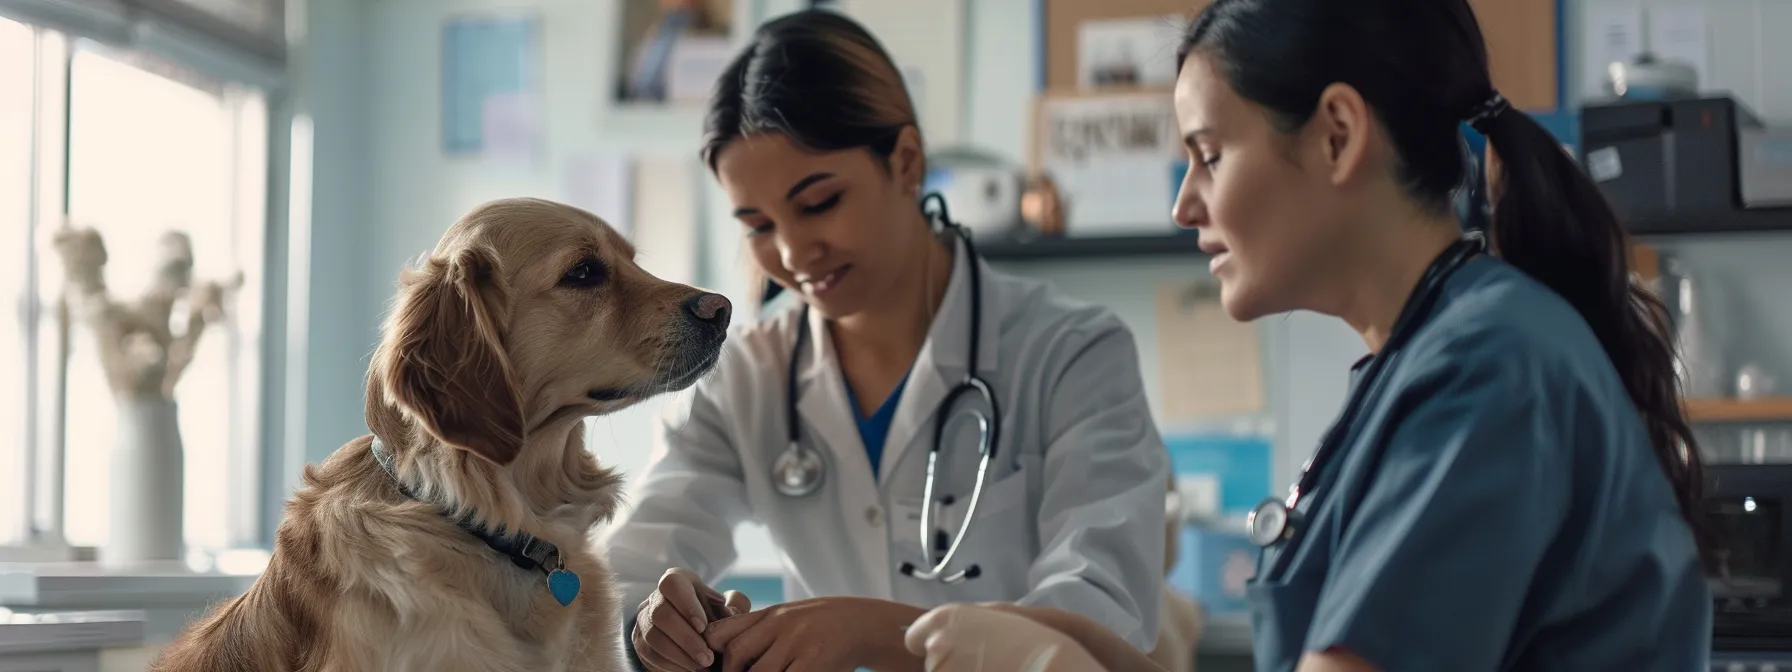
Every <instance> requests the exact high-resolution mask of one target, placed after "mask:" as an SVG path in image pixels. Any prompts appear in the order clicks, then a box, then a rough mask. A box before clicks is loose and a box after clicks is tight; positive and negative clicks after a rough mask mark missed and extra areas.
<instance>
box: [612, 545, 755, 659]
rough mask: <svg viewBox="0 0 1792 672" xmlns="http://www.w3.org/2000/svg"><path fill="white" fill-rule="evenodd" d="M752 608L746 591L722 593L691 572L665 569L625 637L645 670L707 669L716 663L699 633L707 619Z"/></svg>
mask: <svg viewBox="0 0 1792 672" xmlns="http://www.w3.org/2000/svg"><path fill="white" fill-rule="evenodd" d="M751 607H752V605H751V604H749V603H748V601H747V597H746V596H745V595H742V594H740V593H738V592H735V591H732V590H731V591H728V595H727V596H726V597H724V596H722V595H720V594H718V593H716V591H715V589H713V588H710V587H709V586H706V585H703V581H702V579H699V578H697V575H696V573H694V572H692V571H690V570H688V569H668V570H666V573H665V574H664V575H662V576H660V584H659V587H658V588H657V589H655V590H654V591H653V594H652V595H648V596H647V599H646V600H644V601H642V602H641V608H640V610H639V611H638V612H636V616H635V629H634V632H633V633H630V635H629V641H630V643H631V644H633V645H634V647H635V656H636V657H639V658H640V659H641V664H642V665H643V666H645V667H646V668H647V669H648V670H649V671H650V672H697V671H699V670H706V669H708V668H709V666H710V665H712V664H714V663H715V652H714V651H712V650H710V647H709V645H708V644H706V643H704V641H703V635H702V634H701V633H702V632H704V631H705V630H708V629H709V623H710V621H713V620H716V619H719V618H724V617H727V616H731V615H733V614H744V613H747V611H748V610H749V609H751Z"/></svg>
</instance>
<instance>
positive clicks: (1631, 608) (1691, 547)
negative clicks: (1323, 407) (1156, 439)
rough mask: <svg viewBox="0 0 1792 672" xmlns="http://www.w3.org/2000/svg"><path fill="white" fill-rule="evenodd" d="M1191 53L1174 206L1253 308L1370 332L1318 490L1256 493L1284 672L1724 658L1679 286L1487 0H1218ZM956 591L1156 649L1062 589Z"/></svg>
mask: <svg viewBox="0 0 1792 672" xmlns="http://www.w3.org/2000/svg"><path fill="white" fill-rule="evenodd" d="M1179 62H1180V66H1179V67H1180V71H1179V73H1178V79H1177V81H1176V88H1175V94H1174V95H1175V106H1176V115H1177V123H1178V126H1179V127H1180V130H1181V131H1182V134H1183V136H1184V138H1185V142H1186V145H1187V150H1188V153H1189V156H1190V158H1191V164H1192V168H1191V169H1190V171H1189V173H1188V176H1187V178H1186V180H1185V181H1184V183H1183V185H1182V189H1181V193H1180V194H1179V196H1178V198H1177V202H1176V205H1175V209H1174V216H1175V219H1176V222H1177V223H1178V224H1180V225H1182V226H1184V227H1188V228H1193V229H1196V230H1198V231H1199V232H1200V237H1201V248H1202V249H1203V250H1205V251H1206V252H1208V253H1209V254H1210V255H1211V257H1212V261H1211V263H1210V266H1211V268H1212V270H1213V273H1214V275H1215V276H1217V277H1218V279H1219V281H1220V284H1221V298H1222V301H1223V303H1224V305H1225V308H1226V311H1227V312H1228V313H1230V314H1231V316H1232V317H1233V318H1235V319H1238V320H1254V319H1256V318H1259V317H1263V316H1266V315H1273V314H1276V313H1282V312H1287V311H1292V310H1303V309H1304V310H1312V311H1318V312H1322V313H1327V314H1330V315H1335V316H1337V317H1339V318H1341V319H1343V320H1344V321H1345V322H1347V323H1348V324H1349V325H1350V326H1351V327H1353V328H1354V329H1355V330H1356V331H1357V332H1358V333H1360V334H1361V336H1362V338H1363V341H1364V343H1366V344H1367V345H1368V347H1369V351H1370V353H1371V354H1370V355H1369V356H1367V357H1365V358H1364V359H1363V360H1362V361H1360V362H1358V363H1357V364H1356V365H1355V367H1353V369H1352V377H1351V393H1350V394H1351V401H1350V403H1349V404H1348V405H1347V406H1346V408H1345V410H1344V411H1343V412H1342V413H1341V415H1340V417H1339V419H1338V422H1337V424H1336V425H1334V427H1333V428H1332V431H1331V432H1329V433H1328V435H1327V437H1326V438H1325V440H1324V441H1323V442H1322V444H1321V445H1320V446H1318V447H1317V449H1316V452H1315V454H1314V457H1313V459H1312V461H1311V462H1309V468H1308V470H1306V472H1305V474H1304V475H1303V476H1302V478H1301V480H1300V482H1299V484H1298V485H1297V487H1296V488H1295V492H1294V493H1292V494H1291V496H1290V497H1288V498H1287V499H1286V500H1285V499H1283V498H1275V499H1271V500H1269V501H1266V502H1265V503H1264V505H1262V506H1260V507H1258V509H1257V510H1256V512H1255V513H1254V514H1253V516H1252V520H1251V530H1252V533H1253V537H1254V538H1256V539H1257V540H1258V541H1259V543H1261V544H1262V545H1264V546H1265V549H1264V552H1263V553H1262V555H1261V557H1260V559H1259V562H1258V566H1257V574H1256V576H1255V577H1254V578H1253V579H1252V580H1251V582H1250V584H1249V588H1248V590H1249V594H1250V598H1251V600H1252V604H1253V610H1254V613H1253V618H1252V627H1253V633H1252V634H1253V637H1254V639H1255V647H1254V649H1255V651H1254V653H1255V659H1256V665H1257V669H1259V670H1264V671H1285V670H1298V671H1299V672H1332V671H1357V670H1387V671H1396V670H1399V671H1405V670H1419V671H1428V672H1429V671H1446V670H1447V671H1450V672H1477V671H1481V670H1489V671H1491V670H1526V671H1536V670H1543V671H1548V670H1571V671H1582V670H1588V671H1591V670H1599V671H1606V670H1614V671H1616V670H1623V671H1625V672H1640V671H1645V670H1673V671H1676V672H1688V671H1692V670H1704V669H1706V666H1707V658H1708V654H1709V648H1710V645H1711V606H1712V605H1711V596H1710V593H1709V589H1708V588H1707V586H1706V579H1705V575H1706V567H1709V566H1710V565H1709V563H1710V560H1711V557H1712V555H1713V553H1712V552H1711V549H1712V548H1713V547H1712V546H1711V545H1710V544H1709V543H1708V542H1707V541H1706V540H1708V539H1709V536H1708V535H1707V533H1706V532H1705V530H1706V528H1705V527H1704V525H1702V524H1701V523H1700V519H1701V516H1700V515H1699V514H1698V511H1699V508H1698V507H1699V506H1700V481H1701V478H1702V476H1701V472H1700V467H1699V461H1698V450H1697V445H1696V444H1695V442H1694V440H1693V437H1692V434H1691V431H1690V430H1689V428H1688V425H1687V419H1686V417H1685V415H1684V413H1683V411H1682V410H1681V399H1680V395H1679V384H1678V381H1677V380H1676V377H1675V374H1674V369H1673V358H1674V351H1673V347H1672V345H1671V344H1670V342H1669V341H1668V339H1667V334H1668V324H1667V319H1666V314H1665V310H1664V309H1663V308H1662V305H1661V303H1660V302H1659V301H1658V300H1657V299H1656V298H1655V297H1653V296H1651V295H1650V294H1648V293H1647V292H1646V290H1644V289H1643V288H1642V287H1640V286H1638V285H1637V284H1636V283H1634V282H1633V281H1632V279H1631V276H1630V269H1629V268H1628V267H1627V263H1628V262H1627V255H1626V250H1627V248H1626V241H1625V233H1624V229H1623V227H1622V226H1621V224H1620V223H1619V221H1618V219H1617V217H1616V216H1615V215H1614V214H1613V212H1612V210H1611V209H1610V207H1609V206H1608V205H1607V204H1606V202H1605V199H1604V198H1602V197H1601V195H1600V193H1599V191H1598V190H1597V188H1596V187H1595V185H1594V184H1593V183H1592V182H1591V181H1590V180H1589V179H1588V178H1587V177H1586V176H1585V175H1584V174H1583V173H1582V172H1581V171H1580V169H1579V168H1578V167H1577V166H1576V165H1575V163H1574V162H1573V160H1572V159H1570V157H1569V156H1568V154H1567V153H1566V152H1564V151H1563V149H1562V148H1561V146H1560V145H1559V144H1558V143H1557V141H1556V140H1555V138H1553V137H1551V136H1550V134H1549V133H1548V132H1547V131H1545V130H1544V129H1543V128H1542V127H1540V126H1538V124H1537V122H1536V121H1534V120H1532V119H1531V118H1530V117H1528V116H1526V115H1524V114H1523V113H1520V112H1516V111H1514V110H1512V109H1511V106H1510V105H1509V104H1507V103H1506V101H1505V99H1504V98H1502V97H1500V95H1499V94H1498V92H1497V91H1495V90H1494V87H1493V85H1492V83H1491V81H1490V79H1489V76H1488V71H1487V52H1486V48H1485V46H1484V44H1483V42H1482V37H1481V30H1480V27H1479V26H1478V24H1477V23H1476V20H1475V17H1474V14H1473V12H1472V11H1471V10H1470V8H1469V5H1468V3H1467V2H1466V0H1352V1H1350V2H1341V1H1340V0H1217V1H1216V2H1214V3H1213V4H1212V5H1211V6H1209V7H1208V8H1207V10H1206V11H1204V12H1203V13H1202V14H1201V15H1200V17H1199V18H1198V19H1197V20H1196V21H1195V23H1194V25H1193V26H1192V27H1191V28H1190V29H1189V31H1188V34H1187V36H1186V38H1185V39H1184V42H1183V46H1182V49H1181V58H1180V59H1179ZM1463 122H1468V123H1469V124H1470V125H1471V126H1472V127H1474V128H1475V129H1476V130H1477V131H1479V132H1480V133H1481V134H1483V135H1485V136H1486V137H1487V140H1488V143H1489V144H1490V145H1491V147H1492V149H1493V152H1494V154H1495V155H1496V156H1497V158H1498V161H1497V162H1494V161H1490V162H1489V163H1490V165H1495V164H1497V165H1498V166H1499V168H1498V169H1496V170H1494V171H1490V172H1492V173H1493V175H1494V179H1492V180H1489V181H1488V187H1489V191H1490V193H1491V196H1492V199H1491V200H1492V203H1493V208H1492V222H1491V226H1490V227H1489V228H1488V230H1487V236H1486V237H1487V240H1488V242H1489V243H1490V247H1491V250H1490V251H1487V250H1481V249H1480V248H1479V246H1478V245H1476V244H1475V243H1473V242H1469V241H1472V240H1473V239H1474V238H1475V236H1468V237H1465V236H1464V234H1463V231H1462V230H1461V227H1460V225H1459V223H1458V222H1457V220H1456V219H1455V218H1454V217H1453V216H1452V214H1451V206H1452V200H1453V196H1454V195H1455V193H1456V192H1457V191H1458V189H1459V188H1461V187H1464V186H1465V185H1469V184H1471V183H1473V182H1474V181H1472V180H1471V179H1470V175H1469V174H1468V172H1469V171H1468V169H1467V161H1466V159H1467V155H1466V153H1465V151H1464V149H1463V147H1464V143H1463V141H1462V138H1461V135H1460V130H1459V127H1460V125H1461V124H1462V123H1463ZM1290 500H1292V503H1290ZM1290 509H1292V510H1290ZM957 609H985V610H990V609H994V610H1000V611H1008V612H1011V613H1019V614H1020V615H1024V616H1028V617H1029V618H1030V620H1031V621H1032V622H1033V623H1034V624H1036V627H1046V628H1051V629H1055V630H1058V631H1060V632H1063V633H1065V634H1068V635H1070V637H1071V639H1073V640H1075V641H1076V642H1077V643H1078V644H1079V645H1080V648H1081V649H1083V651H1080V652H1078V653H1088V654H1090V655H1091V656H1092V657H1093V658H1094V659H1095V660H1097V661H1100V664H1101V666H1102V667H1105V668H1107V669H1109V670H1114V671H1118V670H1134V669H1149V667H1148V665H1149V663H1148V662H1142V661H1140V660H1139V659H1138V656H1137V654H1136V653H1134V652H1130V651H1127V650H1125V648H1124V647H1121V646H1117V645H1116V642H1115V641H1113V640H1114V638H1113V637H1112V636H1111V635H1107V634H1105V633H1102V632H1101V631H1100V630H1101V629H1100V628H1098V627H1095V626H1094V625H1092V624H1089V623H1086V622H1082V621H1080V620H1079V619H1075V618H1071V617H1067V615H1065V614H1062V613H1056V612H1053V611H1051V610H1038V609H1020V610H1017V609H1015V608H1012V607H1000V606H984V607H961V608H957ZM970 620H973V619H972V617H971V616H970V615H968V614H952V613H949V612H944V611H942V612H938V613H936V614H932V615H930V616H929V617H927V618H924V619H922V621H921V622H918V623H917V624H916V627H915V628H912V629H911V636H910V638H909V641H908V644H909V646H910V647H911V650H913V651H915V652H916V653H917V654H924V655H926V656H928V658H929V660H933V661H939V665H938V667H937V668H936V669H938V670H941V671H942V672H950V671H952V670H960V669H963V670H971V669H976V665H977V664H981V662H986V661H984V659H982V658H979V657H977V656H971V655H969V654H968V653H966V652H965V651H964V650H962V649H964V647H967V646H977V644H976V642H975V641H971V640H976V639H978V638H976V637H972V638H970V639H965V638H964V637H962V636H960V635H957V634H955V633H954V631H953V629H952V628H946V627H941V626H942V624H948V623H952V622H960V621H963V622H970ZM987 620H989V621H990V622H992V623H993V622H995V621H998V620H1000V621H1001V623H1004V624H1005V625H1003V626H1002V627H1003V628H1004V629H1005V630H1004V632H1005V634H1004V635H1002V637H1004V638H1012V637H1020V636H1023V635H1022V633H1021V632H1019V631H1020V630H1024V629H1026V626H1025V625H1024V624H1019V622H1018V621H1015V620H1013V619H1006V620H1003V619H996V618H993V617H992V618H990V619H987ZM992 627H993V626H992ZM988 639H989V638H988V637H983V638H981V641H987V640H988ZM961 640H962V641H961ZM1041 641H1043V640H1041ZM1023 653H1024V654H1026V655H1029V656H1037V655H1041V654H1040V652H1038V651H1031V650H1029V651H1025V652H1023ZM1044 655H1048V656H1050V655H1054V654H1051V653H1050V652H1046V654H1044ZM953 660H961V661H967V662H964V663H962V664H957V665H955V664H954V663H953V662H952V661H953Z"/></svg>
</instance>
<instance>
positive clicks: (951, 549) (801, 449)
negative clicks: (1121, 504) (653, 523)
mask: <svg viewBox="0 0 1792 672" xmlns="http://www.w3.org/2000/svg"><path fill="white" fill-rule="evenodd" d="M929 202H932V203H935V204H937V205H938V206H939V212H938V215H937V216H938V217H939V220H940V223H941V225H942V227H943V228H945V229H946V230H948V231H951V232H953V233H954V234H956V235H957V236H958V238H959V240H961V241H963V242H964V249H965V252H966V254H967V255H968V256H969V257H970V258H969V259H967V260H966V261H967V262H968V264H967V265H968V266H969V267H970V269H971V277H970V281H971V324H970V328H971V342H970V356H969V361H968V363H967V365H966V367H965V375H964V380H961V381H959V382H958V384H957V385H954V386H953V387H952V389H951V390H949V391H947V392H946V396H945V398H943V399H941V400H940V403H939V407H938V408H937V409H936V413H935V418H934V424H933V445H932V446H931V447H929V448H928V451H927V481H926V485H924V486H923V487H922V490H921V498H922V499H921V547H922V548H929V547H931V546H930V544H929V543H928V541H929V540H930V539H931V538H932V537H933V535H932V534H929V531H930V530H932V529H933V513H934V506H935V502H934V494H933V493H934V482H935V480H936V477H937V475H938V471H937V469H938V468H939V456H940V450H941V449H942V448H943V447H944V446H945V436H946V421H947V419H948V418H949V417H950V416H951V411H952V408H953V404H954V403H955V402H957V401H958V399H959V397H963V396H965V395H967V394H975V395H977V396H978V397H981V398H982V399H983V403H984V404H985V405H986V406H988V407H989V412H988V413H985V412H983V410H982V409H980V408H972V409H971V412H970V414H971V418H972V419H973V420H975V421H976V423H977V453H978V461H977V483H976V485H975V487H973V488H972V489H971V501H970V502H969V503H968V504H966V505H965V513H964V522H962V523H959V525H958V534H957V535H955V536H953V537H952V543H951V544H950V545H948V546H947V547H946V553H945V555H942V556H940V557H939V561H938V562H937V563H935V564H933V565H932V566H930V567H928V568H925V569H922V568H920V567H916V566H915V565H914V564H913V563H907V562H905V563H902V573H903V574H906V575H908V576H912V577H915V578H917V579H923V580H928V581H935V580H937V581H941V582H944V583H957V582H959V581H963V580H965V579H974V578H977V576H978V575H979V574H981V573H982V571H983V570H982V569H981V568H979V567H978V566H977V565H975V564H973V565H971V566H969V567H966V568H965V569H963V570H961V571H959V572H956V573H952V574H947V573H946V566H947V565H948V564H950V563H951V562H952V559H953V557H954V556H956V555H957V554H958V548H959V545H960V544H962V543H963V542H964V538H965V533H966V532H968V531H970V528H971V521H972V520H975V518H976V515H977V503H978V502H979V501H981V500H982V497H983V484H984V482H985V480H986V478H987V476H988V474H989V462H990V460H991V459H992V458H994V457H995V454H996V443H997V441H998V440H999V439H1000V438H1001V434H1002V419H1001V417H1002V412H1001V407H1000V406H998V405H997V404H996V394H995V390H994V389H992V388H990V386H989V383H988V382H986V381H984V380H983V378H982V377H980V376H978V375H977V364H978V362H977V357H978V355H979V354H980V352H981V350H980V348H981V345H982V343H981V338H982V335H983V334H982V331H983V330H982V328H981V327H982V325H981V320H982V319H983V278H982V271H981V270H980V269H978V268H977V261H978V257H977V248H976V247H974V246H972V244H971V234H970V232H969V231H967V230H965V228H964V227H962V226H959V225H958V224H957V223H956V222H953V221H952V217H951V215H949V214H947V212H946V199H945V197H944V196H941V195H940V194H938V193H930V194H928V195H927V196H926V197H924V198H922V199H921V207H922V210H923V211H925V210H926V208H927V204H928V203H929ZM796 323H797V332H796V340H795V342H794V343H793V344H792V345H791V346H790V369H789V371H788V372H787V377H786V380H785V388H784V389H785V401H784V404H785V405H784V412H785V426H786V428H787V431H788V432H789V434H788V439H789V443H788V444H786V445H785V447H784V451H783V452H781V453H779V454H778V457H777V459H775V460H773V461H772V469H771V470H772V485H773V487H774V488H776V489H777V491H778V493H779V494H782V495H785V496H787V497H805V496H808V495H811V494H814V493H815V492H816V491H818V490H820V489H821V483H822V481H823V480H824V476H825V475H826V473H827V469H826V464H825V462H824V460H823V458H822V456H821V452H820V451H818V450H816V449H814V448H810V447H807V446H804V445H803V444H802V441H801V440H800V439H801V434H800V433H799V427H800V425H799V420H800V419H799V418H798V416H797V407H796V404H797V399H796V374H797V365H798V362H799V361H800V359H801V357H802V352H803V344H804V343H805V342H806V341H807V340H808V336H809V306H808V305H807V304H805V305H804V306H803V310H802V312H801V314H800V315H799V316H798V317H797V322H796Z"/></svg>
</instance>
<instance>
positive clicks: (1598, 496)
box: [1248, 256, 1712, 672]
mask: <svg viewBox="0 0 1792 672" xmlns="http://www.w3.org/2000/svg"><path fill="white" fill-rule="evenodd" d="M1391 356H1392V357H1394V359H1392V360H1390V361H1389V362H1388V364H1386V365H1384V367H1383V371H1382V373H1381V375H1382V376H1384V377H1385V378H1386V381H1385V382H1384V383H1382V384H1381V385H1380V386H1379V389H1378V390H1375V391H1373V394H1374V396H1373V397H1372V398H1369V399H1366V400H1365V402H1364V405H1363V408H1362V410H1361V411H1360V412H1359V414H1358V416H1357V420H1356V423H1355V424H1356V427H1355V428H1353V429H1352V430H1351V431H1350V435H1349V436H1347V437H1345V438H1344V440H1343V442H1342V443H1340V444H1339V445H1338V446H1337V447H1335V448H1334V449H1337V450H1340V451H1341V452H1340V453H1338V454H1337V455H1336V456H1334V457H1333V458H1332V459H1331V460H1330V463H1331V464H1330V465H1329V466H1327V467H1326V469H1325V472H1326V473H1323V474H1320V475H1319V478H1318V481H1317V482H1316V483H1315V487H1314V490H1313V492H1312V493H1311V494H1310V495H1308V496H1304V497H1303V498H1302V501H1301V502H1300V504H1299V508H1300V509H1301V510H1302V513H1303V514H1305V516H1306V520H1307V523H1306V527H1305V529H1304V530H1303V531H1302V532H1301V533H1300V535H1299V536H1298V537H1296V539H1295V540H1294V541H1292V542H1290V543H1288V544H1285V545H1283V546H1278V547H1274V548H1270V549H1266V550H1265V551H1264V552H1263V554H1262V555H1261V557H1260V558H1259V559H1258V566H1257V575H1256V577H1254V578H1253V579H1251V581H1250V583H1249V585H1248V594H1249V597H1250V600H1251V602H1252V608H1253V613H1252V626H1253V638H1254V640H1255V642H1254V643H1255V647H1254V648H1255V659H1256V665H1257V669H1258V670H1263V671H1271V670H1273V671H1277V672H1285V671H1289V670H1293V669H1295V666H1296V664H1297V663H1298V662H1299V660H1300V657H1301V655H1302V654H1303V653H1305V652H1308V651H1326V650H1330V649H1344V650H1348V651H1350V652H1352V653H1355V654H1356V655H1358V656H1361V657H1362V658H1364V659H1366V660H1367V661H1369V662H1370V663H1373V664H1374V665H1375V666H1376V667H1378V668H1379V669H1381V670H1385V671H1387V672H1399V671H1405V670H1451V671H1452V672H1476V671H1478V670H1704V669H1705V668H1706V665H1707V662H1706V661H1707V658H1708V656H1709V652H1710V648H1711V618H1712V602H1711V595H1710V592H1709V588H1708V587H1707V585H1706V579H1705V575H1704V572H1703V570H1702V568H1701V566H1700V564H1699V562H1698V559H1697V553H1696V551H1695V546H1694V543H1693V538H1692V533H1691V530H1690V528H1689V527H1688V526H1687V525H1686V523H1685V522H1684V521H1683V520H1682V518H1681V516H1680V511H1679V509H1678V507H1677V505H1676V503H1675V499H1674V494H1673V492H1672V490H1671V489H1670V487H1669V484H1668V481H1667V478H1666V477H1665V476H1664V475H1663V473H1662V469H1661V467H1660V465H1659V464H1658V463H1657V462H1656V458H1655V453H1654V452H1653V451H1652V450H1651V449H1650V447H1649V445H1650V444H1649V439H1648V436H1647V435H1646V434H1645V432H1644V428H1643V424H1642V421H1641V418H1640V417H1639V416H1638V414H1637V412H1636V409H1635V407H1634V406H1633V405H1632V404H1631V403H1630V399H1629V397H1628V396H1627V395H1626V394H1625V392H1624V387H1623V385H1622V383H1621V382H1620V381H1619V379H1618V375H1617V372H1616V370H1615V369H1614V368H1613V367H1612V364H1611V361H1610V360H1609V359H1608V358H1607V357H1606V356H1605V353H1604V351H1603V350H1602V349H1601V348H1600V345H1599V342H1598V341H1597V340H1596V339H1595V338H1594V336H1593V332H1592V331H1591V329H1589V328H1588V326H1587V324H1586V322H1585V320H1583V319H1581V317H1580V316H1579V314H1577V313H1576V312H1575V311H1574V309H1573V308H1572V307H1571V306H1569V305H1568V303H1567V302H1566V301H1564V300H1563V299H1562V298H1561V297H1560V296H1558V295H1557V294H1555V293H1554V292H1552V291H1550V290H1549V289H1548V288H1546V287H1544V286H1543V285H1541V284H1540V283H1538V282H1536V281H1534V280H1532V279H1531V278H1530V277H1528V276H1526V275H1525V274H1524V273H1523V272H1522V271H1519V270H1518V269H1516V268H1514V267H1512V266H1510V265H1508V264H1506V263H1505V262H1503V261H1500V260H1498V259H1495V258H1492V257H1487V256H1481V257H1478V258H1476V259H1473V260H1471V261H1469V262H1468V263H1466V264H1465V265H1464V266H1462V267H1461V268H1460V269H1459V270H1457V271H1456V273H1455V274H1454V275H1452V276H1451V277H1450V278H1449V280H1447V281H1446V283H1445V285H1444V287H1443V290H1442V292H1441V293H1440V294H1439V299H1438V302H1437V303H1436V304H1435V305H1434V306H1433V307H1432V312H1431V316H1430V319H1429V320H1427V321H1426V322H1425V323H1424V324H1423V325H1422V326H1420V327H1419V329H1418V331H1416V332H1414V334H1413V338H1412V339H1411V340H1410V341H1408V342H1407V344H1406V345H1405V346H1404V347H1403V348H1401V349H1399V350H1398V351H1396V352H1394V353H1392V354H1391ZM1366 363H1367V360H1365V361H1364V362H1359V363H1358V364H1357V366H1356V367H1355V368H1354V369H1353V370H1352V380H1351V388H1352V393H1353V394H1354V393H1355V392H1356V389H1355V388H1356V387H1357V386H1358V384H1359V383H1360V382H1362V381H1360V380H1358V379H1359V378H1360V377H1361V375H1362V372H1363V371H1364V369H1365V368H1366Z"/></svg>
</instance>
